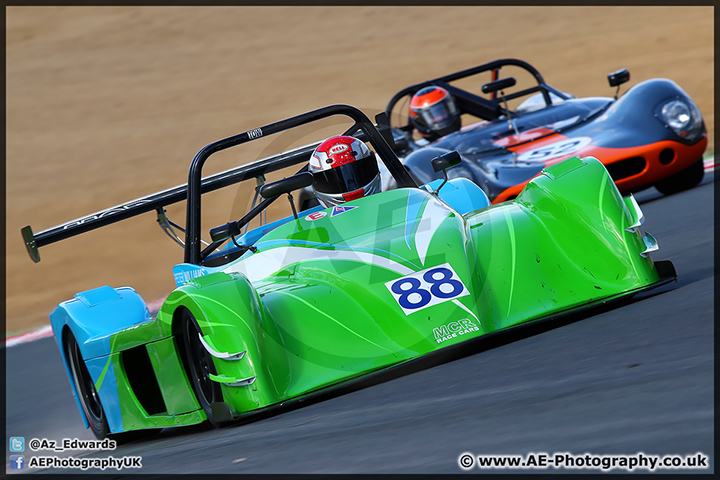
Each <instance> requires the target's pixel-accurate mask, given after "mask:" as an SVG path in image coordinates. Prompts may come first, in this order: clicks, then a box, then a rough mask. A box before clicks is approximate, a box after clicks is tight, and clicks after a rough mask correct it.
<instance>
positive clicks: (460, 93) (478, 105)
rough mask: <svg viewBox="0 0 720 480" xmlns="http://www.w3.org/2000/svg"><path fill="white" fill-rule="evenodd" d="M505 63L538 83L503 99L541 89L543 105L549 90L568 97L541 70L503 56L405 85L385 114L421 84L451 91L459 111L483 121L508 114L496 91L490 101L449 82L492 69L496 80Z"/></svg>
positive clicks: (548, 100)
mask: <svg viewBox="0 0 720 480" xmlns="http://www.w3.org/2000/svg"><path fill="white" fill-rule="evenodd" d="M505 66H515V67H520V68H522V69H524V70H526V71H527V72H529V73H530V74H531V75H532V76H533V78H535V81H536V82H537V85H535V86H533V87H529V88H526V89H523V90H520V91H518V92H513V93H511V94H509V95H505V100H512V99H515V98H518V97H523V96H525V95H530V94H532V93H536V92H541V93H542V96H543V100H545V105H547V106H549V105H551V104H552V100H551V98H550V94H551V93H552V94H554V95H557V96H558V97H560V98H562V99H564V100H567V99H568V98H569V97H568V96H567V95H566V94H564V93H562V92H560V91H559V90H557V89H555V88H553V87H551V86H550V85H548V84H546V83H545V80H544V79H543V77H542V75H540V72H538V71H537V69H536V68H535V67H533V66H532V65H530V64H529V63H527V62H524V61H522V60H518V59H516V58H503V59H500V60H494V61H492V62H488V63H484V64H482V65H478V66H477V67H472V68H468V69H465V70H461V71H459V72H455V73H451V74H449V75H443V76H442V77H438V78H435V79H432V80H426V81H424V82H420V83H416V84H414V85H410V86H409V87H405V88H403V89H402V90H400V91H399V92H398V93H396V94H395V95H394V96H393V97H392V98H391V99H390V101H389V102H388V104H387V107H385V114H386V115H387V116H388V118H392V116H391V115H392V111H393V109H394V108H395V106H396V105H397V103H398V102H399V101H400V100H402V99H403V98H404V97H411V96H412V95H413V94H414V93H415V92H417V91H418V90H420V89H421V88H423V87H427V86H430V85H435V86H438V87H442V88H444V89H446V90H447V91H448V92H449V93H450V95H452V96H453V98H454V100H455V103H456V105H457V107H458V109H459V110H460V113H461V114H462V113H469V114H471V115H474V116H476V117H478V118H482V119H483V120H494V119H496V118H498V117H500V116H502V115H506V114H507V111H506V110H505V108H504V107H503V106H502V104H501V103H500V102H499V101H497V96H496V93H495V92H493V93H492V94H491V97H490V100H488V99H486V98H483V97H480V96H478V95H475V94H474V93H471V92H468V91H466V90H463V89H461V88H458V87H456V86H453V85H450V83H449V82H452V81H455V80H459V79H461V78H466V77H470V76H473V75H477V74H479V73H482V72H492V80H493V81H495V80H498V79H499V78H500V77H499V72H500V70H501V69H502V67H505ZM397 128H400V129H401V130H404V131H411V130H412V128H413V126H412V124H411V123H410V120H409V119H408V122H407V123H406V124H405V125H401V126H399V127H397Z"/></svg>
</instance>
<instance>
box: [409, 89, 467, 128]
mask: <svg viewBox="0 0 720 480" xmlns="http://www.w3.org/2000/svg"><path fill="white" fill-rule="evenodd" d="M410 120H411V121H412V124H413V125H414V126H415V128H417V130H418V132H420V135H422V136H423V138H425V139H426V140H428V141H433V140H437V139H438V138H440V137H443V136H445V135H447V134H449V133H452V132H455V131H457V130H459V129H460V126H461V121H460V114H459V113H458V110H457V107H456V106H455V101H454V100H453V98H452V96H451V95H450V93H448V91H447V90H445V89H444V88H442V87H437V86H435V85H430V86H427V87H423V88H421V89H420V90H418V91H417V92H415V94H414V95H413V96H412V98H411V99H410Z"/></svg>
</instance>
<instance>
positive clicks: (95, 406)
mask: <svg viewBox="0 0 720 480" xmlns="http://www.w3.org/2000/svg"><path fill="white" fill-rule="evenodd" d="M65 356H66V358H67V360H68V363H69V364H70V373H71V374H72V381H73V383H74V384H75V389H76V390H77V393H78V395H79V396H80V405H81V406H82V409H83V412H84V413H85V418H87V421H88V424H89V425H90V429H92V431H93V433H94V434H95V436H96V437H97V438H98V439H103V438H105V437H107V436H108V434H109V433H110V427H109V426H108V421H107V418H106V417H105V411H104V410H103V407H102V404H101V403H100V396H99V395H98V393H97V390H95V384H94V383H93V381H92V378H91V377H90V373H89V372H88V369H87V367H86V366H85V362H84V361H83V358H82V354H81V353H80V347H79V346H78V343H77V341H76V340H75V337H74V336H73V335H72V333H70V334H69V335H68V337H67V340H66V341H65Z"/></svg>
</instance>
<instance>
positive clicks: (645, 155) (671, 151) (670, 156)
mask: <svg viewBox="0 0 720 480" xmlns="http://www.w3.org/2000/svg"><path fill="white" fill-rule="evenodd" d="M565 138H567V137H565V136H564V135H553V136H551V137H548V138H547V139H543V140H545V141H544V142H543V143H552V142H557V141H559V140H562V139H565ZM538 145H539V144H537V143H536V144H532V145H531V146H528V145H522V146H520V147H514V148H513V147H511V148H510V150H512V151H514V152H516V153H521V152H522V151H523V150H528V149H532V148H537V147H538ZM706 147H707V135H705V136H704V137H703V138H702V139H701V140H700V141H698V142H697V143H695V144H694V145H684V144H682V143H679V142H675V141H672V140H664V141H661V142H657V143H653V144H650V145H641V146H638V147H628V148H604V147H596V146H593V145H588V146H587V147H585V148H583V149H580V150H578V151H576V152H573V153H572V155H565V156H561V157H557V158H553V159H552V160H549V161H547V162H544V163H545V165H546V166H548V165H552V164H554V163H557V162H560V161H562V160H566V159H568V158H570V157H587V156H593V157H595V158H597V159H598V160H600V161H601V162H602V163H603V164H604V165H605V166H607V167H608V170H611V169H612V165H613V164H618V163H619V162H622V161H623V160H628V159H640V158H642V159H643V160H644V162H645V166H644V168H643V169H642V170H641V171H639V172H637V173H634V174H632V175H629V176H627V177H624V178H621V179H619V180H615V184H616V185H617V186H618V189H619V190H620V192H622V193H629V192H632V191H634V190H640V189H642V188H646V187H650V186H652V185H653V184H655V183H656V182H658V181H660V180H662V179H665V178H667V177H670V176H672V175H675V174H676V173H679V172H680V171H681V170H684V169H685V168H687V167H689V166H690V165H692V164H693V163H694V162H695V161H697V160H698V159H699V158H700V157H701V156H702V155H703V153H704V152H705V148H706ZM661 158H662V161H661ZM530 180H531V179H530V178H529V179H527V180H526V181H525V182H523V183H520V184H517V185H514V186H512V187H510V188H508V189H506V190H504V191H503V192H502V193H500V195H498V196H497V197H495V199H494V200H493V201H492V203H500V202H504V201H507V200H511V199H513V198H515V197H516V196H518V195H519V194H520V192H521V191H522V189H523V188H525V185H526V184H527V183H528V182H529V181H530Z"/></svg>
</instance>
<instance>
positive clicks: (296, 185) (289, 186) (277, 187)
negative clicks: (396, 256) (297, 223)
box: [260, 172, 315, 220]
mask: <svg viewBox="0 0 720 480" xmlns="http://www.w3.org/2000/svg"><path fill="white" fill-rule="evenodd" d="M314 180H315V178H314V177H313V175H312V173H310V172H302V173H298V174H297V175H293V176H292V177H288V178H283V179H282V180H278V181H277V182H272V183H266V184H265V185H263V186H262V187H261V188H260V196H262V197H263V198H273V197H277V196H278V195H282V194H283V193H287V196H288V201H289V202H290V207H292V211H293V216H294V217H295V220H297V219H298V216H297V211H296V210H295V204H294V203H293V198H292V195H291V194H290V192H292V191H293V190H298V189H301V188H305V187H309V186H310V185H312V184H313V181H314Z"/></svg>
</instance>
